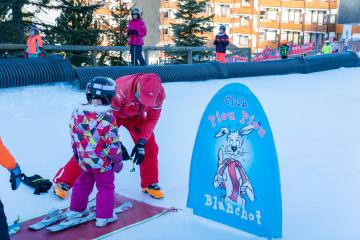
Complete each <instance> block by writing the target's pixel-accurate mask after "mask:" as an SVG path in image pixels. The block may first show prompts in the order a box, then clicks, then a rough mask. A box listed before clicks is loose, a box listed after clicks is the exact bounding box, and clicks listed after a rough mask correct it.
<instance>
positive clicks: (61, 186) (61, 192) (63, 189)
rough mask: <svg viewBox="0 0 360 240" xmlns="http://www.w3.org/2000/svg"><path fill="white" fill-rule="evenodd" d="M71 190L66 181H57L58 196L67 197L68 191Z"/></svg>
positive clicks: (55, 185) (55, 187)
mask: <svg viewBox="0 0 360 240" xmlns="http://www.w3.org/2000/svg"><path fill="white" fill-rule="evenodd" d="M69 190H70V187H69V185H68V184H66V183H57V184H54V193H55V195H56V196H58V197H59V198H61V199H65V198H66V196H67V193H68V191H69Z"/></svg>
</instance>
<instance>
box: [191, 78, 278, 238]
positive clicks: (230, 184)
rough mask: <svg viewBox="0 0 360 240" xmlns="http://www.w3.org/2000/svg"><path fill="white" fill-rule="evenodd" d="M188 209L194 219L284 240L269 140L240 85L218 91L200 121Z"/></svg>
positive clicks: (257, 108)
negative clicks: (211, 221)
mask: <svg viewBox="0 0 360 240" xmlns="http://www.w3.org/2000/svg"><path fill="white" fill-rule="evenodd" d="M187 206H188V207H189V208H193V211H194V214H196V215H199V216H203V217H206V218H208V219H212V220H215V221H218V222H221V223H224V224H227V225H230V226H233V227H236V228H238V229H240V230H243V231H246V232H249V233H252V234H255V235H258V236H262V237H268V238H281V237H282V209H281V190H280V176H279V167H278V162H277V156H276V150H275V145H274V140H273V136H272V133H271V129H270V125H269V122H268V120H267V117H266V115H265V113H264V110H263V108H262V106H261V104H260V103H259V101H258V100H257V98H256V97H255V95H254V94H253V93H252V92H251V91H250V90H249V89H248V88H247V87H246V86H244V85H242V84H239V83H235V84H229V85H227V86H225V87H224V88H222V89H221V90H220V91H219V92H218V93H217V94H216V95H215V96H214V97H213V99H212V100H211V101H210V103H209V105H208V106H207V108H206V110H205V112H204V114H203V116H202V119H201V122H200V126H199V130H198V133H197V136H196V141H195V146H194V149H193V155H192V160H191V170H190V181H189V196H188V202H187Z"/></svg>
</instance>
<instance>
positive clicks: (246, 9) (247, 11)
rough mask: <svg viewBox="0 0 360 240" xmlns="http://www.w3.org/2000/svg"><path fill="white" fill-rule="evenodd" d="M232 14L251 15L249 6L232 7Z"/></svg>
mask: <svg viewBox="0 0 360 240" xmlns="http://www.w3.org/2000/svg"><path fill="white" fill-rule="evenodd" d="M233 14H248V15H251V7H239V8H233Z"/></svg>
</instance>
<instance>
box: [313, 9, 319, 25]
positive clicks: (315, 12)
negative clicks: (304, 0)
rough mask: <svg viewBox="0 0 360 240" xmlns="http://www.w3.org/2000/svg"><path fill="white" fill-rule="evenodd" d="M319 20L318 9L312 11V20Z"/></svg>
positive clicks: (315, 21)
mask: <svg viewBox="0 0 360 240" xmlns="http://www.w3.org/2000/svg"><path fill="white" fill-rule="evenodd" d="M318 20H319V15H318V11H311V22H312V23H315V24H317V23H318Z"/></svg>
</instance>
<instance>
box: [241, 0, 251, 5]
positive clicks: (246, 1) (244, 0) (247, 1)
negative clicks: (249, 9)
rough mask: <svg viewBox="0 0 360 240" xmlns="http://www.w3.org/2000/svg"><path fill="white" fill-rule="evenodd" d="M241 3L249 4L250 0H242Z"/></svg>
mask: <svg viewBox="0 0 360 240" xmlns="http://www.w3.org/2000/svg"><path fill="white" fill-rule="evenodd" d="M241 5H242V6H250V0H242V2H241Z"/></svg>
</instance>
